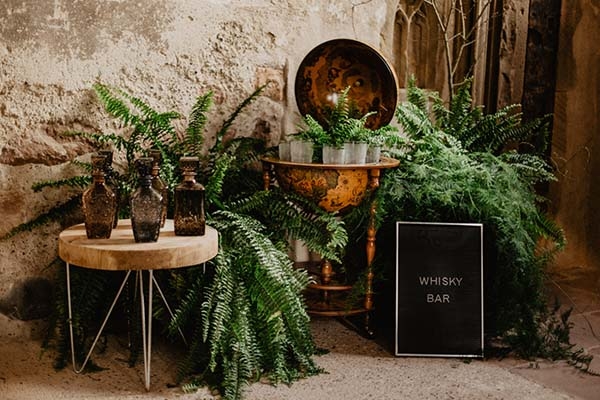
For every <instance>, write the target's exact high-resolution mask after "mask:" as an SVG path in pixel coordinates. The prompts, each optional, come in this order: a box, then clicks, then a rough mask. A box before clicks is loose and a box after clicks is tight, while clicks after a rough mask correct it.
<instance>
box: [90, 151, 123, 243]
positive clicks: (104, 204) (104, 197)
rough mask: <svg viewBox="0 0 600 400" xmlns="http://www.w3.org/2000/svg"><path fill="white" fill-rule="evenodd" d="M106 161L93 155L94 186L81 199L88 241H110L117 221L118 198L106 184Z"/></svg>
mask: <svg viewBox="0 0 600 400" xmlns="http://www.w3.org/2000/svg"><path fill="white" fill-rule="evenodd" d="M105 159H106V157H105V156H103V155H100V154H94V155H92V168H93V169H92V179H93V181H92V185H91V186H90V187H89V188H88V189H86V190H85V191H84V192H83V195H82V198H81V202H82V204H83V214H84V216H85V232H86V234H87V237H88V239H108V238H109V237H110V233H111V232H112V227H113V222H114V219H115V210H116V204H117V203H116V196H115V194H114V193H113V191H112V190H110V188H109V187H108V186H107V185H106V183H105V179H104V163H105Z"/></svg>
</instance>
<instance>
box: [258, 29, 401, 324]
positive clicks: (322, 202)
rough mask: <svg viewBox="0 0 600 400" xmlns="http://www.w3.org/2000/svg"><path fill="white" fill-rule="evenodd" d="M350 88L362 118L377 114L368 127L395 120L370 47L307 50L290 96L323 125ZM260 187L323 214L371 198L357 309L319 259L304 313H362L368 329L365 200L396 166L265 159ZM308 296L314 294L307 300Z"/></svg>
mask: <svg viewBox="0 0 600 400" xmlns="http://www.w3.org/2000/svg"><path fill="white" fill-rule="evenodd" d="M348 87H350V89H349V92H348V97H349V98H350V99H351V100H352V102H353V105H354V106H355V107H356V108H357V111H358V112H359V113H360V114H361V115H364V114H366V113H367V112H371V111H376V114H374V115H373V116H372V117H371V118H369V120H368V123H367V127H369V128H372V129H377V128H379V127H381V126H383V125H386V124H388V123H389V122H390V121H391V119H392V118H393V116H394V112H395V109H396V103H397V93H398V89H397V81H396V77H395V75H394V72H393V70H392V69H391V68H390V67H389V64H388V63H387V62H386V60H385V59H384V58H383V57H382V56H381V54H379V52H377V51H376V50H375V49H373V48H371V47H370V46H368V45H366V44H364V43H361V42H358V41H355V40H350V39H336V40H331V41H328V42H325V43H322V44H320V45H319V46H317V47H315V48H314V49H313V50H311V51H310V52H309V53H308V55H307V56H306V57H305V58H304V60H303V61H302V63H301V64H300V67H299V69H298V72H297V75H296V80H295V96H296V102H297V104H298V109H299V110H300V113H301V114H302V115H307V114H308V115H311V116H312V117H313V118H315V119H316V120H317V121H319V122H320V123H322V124H323V123H326V111H327V109H328V108H331V107H332V99H333V100H335V98H336V94H338V93H341V92H342V91H344V90H345V89H346V88H348ZM262 162H263V172H264V176H263V178H264V188H265V190H268V189H269V187H270V185H271V184H272V181H273V180H272V178H273V177H274V178H275V180H276V181H277V184H278V185H279V186H280V187H281V188H282V189H283V190H285V191H291V192H294V193H296V194H298V195H301V196H303V197H305V198H307V199H309V200H311V201H313V202H314V203H315V204H317V205H318V206H319V207H320V208H322V209H323V210H325V211H327V212H331V213H344V212H346V211H348V210H349V209H351V208H352V207H355V206H358V205H359V204H361V203H362V202H363V200H365V199H371V200H370V201H371V205H370V213H369V222H368V227H367V232H366V233H367V240H366V266H365V268H366V288H365V294H364V301H363V304H362V305H361V306H360V307H353V308H352V307H350V308H349V307H348V305H347V304H346V303H345V302H344V301H343V300H340V299H342V298H343V296H339V295H340V294H342V293H344V292H346V293H347V292H348V291H350V290H351V289H352V286H351V285H348V284H341V283H338V282H336V281H335V280H334V279H333V276H334V271H333V268H332V265H331V262H330V261H329V260H326V259H324V260H322V261H321V263H320V267H319V268H318V271H315V274H314V278H315V283H312V284H311V285H309V288H308V289H309V291H308V292H307V303H308V312H309V313H310V314H313V315H321V316H348V315H356V314H361V313H364V314H365V316H366V318H365V329H366V332H367V333H369V334H370V333H371V330H370V328H369V312H370V311H371V310H372V308H373V271H372V262H373V259H374V257H375V234H376V227H375V212H376V205H375V203H374V201H373V199H374V196H369V194H370V193H372V192H373V191H375V190H376V189H377V187H378V186H379V180H380V177H381V172H382V170H384V169H388V168H393V167H396V166H398V164H399V161H398V160H395V159H392V158H388V157H381V159H380V160H379V162H375V163H368V164H323V163H299V162H292V161H284V160H280V159H279V158H276V157H264V158H263V159H262ZM310 292H313V294H314V293H316V294H317V295H316V296H315V295H312V296H311V295H310Z"/></svg>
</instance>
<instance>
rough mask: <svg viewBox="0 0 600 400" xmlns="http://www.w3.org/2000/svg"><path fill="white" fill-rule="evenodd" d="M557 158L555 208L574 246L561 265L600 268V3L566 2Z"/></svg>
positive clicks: (553, 191)
mask: <svg viewBox="0 0 600 400" xmlns="http://www.w3.org/2000/svg"><path fill="white" fill-rule="evenodd" d="M560 26H561V27H560V37H559V53H558V66H557V68H558V69H557V83H556V96H555V104H554V129H553V139H552V159H553V161H554V162H555V163H556V166H557V168H558V171H559V181H558V182H556V183H555V184H553V185H551V188H550V189H551V191H550V197H551V200H552V203H551V210H552V212H553V213H554V214H555V215H556V219H557V221H558V223H559V224H560V225H562V226H563V228H564V229H565V232H566V235H567V240H568V245H567V248H566V251H565V252H563V253H562V254H560V255H559V257H558V259H557V267H558V268H560V269H568V268H572V267H583V268H596V269H597V268H600V246H599V244H600V211H599V210H600V209H599V208H598V199H599V198H600V186H599V185H598V182H599V180H598V177H599V176H600V135H599V133H600V73H599V69H598V65H600V46H598V44H597V43H596V41H595V40H596V39H595V38H597V37H599V35H600V1H599V0H574V1H565V0H563V2H562V12H561V24H560Z"/></svg>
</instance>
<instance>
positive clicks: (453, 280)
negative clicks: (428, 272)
mask: <svg viewBox="0 0 600 400" xmlns="http://www.w3.org/2000/svg"><path fill="white" fill-rule="evenodd" d="M462 280H463V278H460V277H457V276H420V277H419V283H420V284H421V286H460V285H461V283H462Z"/></svg>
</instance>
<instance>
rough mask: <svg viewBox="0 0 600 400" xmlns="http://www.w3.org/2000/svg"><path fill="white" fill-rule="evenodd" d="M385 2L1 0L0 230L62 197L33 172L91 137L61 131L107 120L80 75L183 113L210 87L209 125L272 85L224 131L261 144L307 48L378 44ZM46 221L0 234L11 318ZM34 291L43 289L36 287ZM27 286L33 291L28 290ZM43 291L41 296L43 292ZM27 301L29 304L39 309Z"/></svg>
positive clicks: (286, 105) (100, 127)
mask: <svg viewBox="0 0 600 400" xmlns="http://www.w3.org/2000/svg"><path fill="white" fill-rule="evenodd" d="M393 3H395V2H394V1H386V0H371V1H366V2H352V1H347V0H332V1H321V0H302V1H300V0H289V1H269V0H218V1H217V0H210V1H192V0H145V1H143V2H139V1H130V0H94V1H93V0H55V1H39V0H3V1H2V2H0V210H2V218H1V219H0V236H3V235H5V234H6V233H7V232H9V231H10V230H11V229H12V228H14V227H15V226H18V225H19V224H21V223H23V222H26V221H29V220H31V219H32V218H34V217H36V216H38V215H40V214H41V213H44V212H45V211H47V210H48V209H50V208H51V207H53V206H55V205H57V204H59V203H61V202H63V201H64V200H65V199H66V198H68V195H69V193H68V192H66V191H63V190H54V189H44V190H43V191H41V192H39V193H34V192H33V191H32V190H31V185H32V184H33V183H34V182H37V181H40V180H44V179H58V178H62V177H68V176H73V175H74V174H77V173H78V170H77V168H75V167H74V166H72V165H70V163H69V161H70V160H71V159H73V158H76V157H89V152H90V151H91V150H92V149H91V147H90V146H89V144H87V143H85V142H82V141H79V140H74V139H70V138H65V137H63V136H62V135H61V133H62V132H65V131H70V130H84V131H91V132H99V131H105V132H109V131H114V130H115V129H117V128H118V127H117V126H116V125H115V122H114V121H113V120H112V119H111V118H109V117H107V115H106V114H105V113H104V112H103V110H102V108H101V106H100V105H99V103H98V101H97V100H96V99H95V95H94V93H93V91H92V90H91V85H92V84H93V82H95V81H96V80H98V79H99V80H101V81H102V82H104V83H106V84H109V85H114V86H116V87H119V88H122V89H124V90H126V91H128V92H129V93H132V94H134V95H136V96H138V97H140V98H142V99H144V100H145V101H147V102H148V103H149V104H151V105H152V106H155V107H156V108H158V109H159V110H165V111H166V110H177V111H179V112H181V113H183V114H184V115H187V114H188V113H189V111H190V109H191V106H192V104H193V101H194V100H195V98H196V96H198V95H199V94H203V93H206V92H207V91H208V90H212V91H214V93H215V102H216V104H215V106H214V107H213V108H212V111H211V112H210V116H209V121H210V122H209V127H208V130H207V132H208V133H209V137H208V138H207V141H208V142H209V143H210V140H211V137H210V134H212V133H214V132H215V129H216V127H217V126H220V124H221V123H222V121H223V120H224V119H225V118H226V117H227V116H228V115H229V113H230V112H231V111H233V109H234V108H235V106H236V105H238V104H239V103H240V102H241V101H242V100H243V99H244V98H246V97H247V96H248V95H249V94H250V93H251V92H252V91H254V90H255V89H256V88H257V87H258V86H260V85H261V84H263V83H265V82H271V83H272V84H271V86H270V87H269V89H268V90H267V92H266V95H265V96H262V97H261V98H260V99H258V101H256V102H255V103H254V104H253V105H252V107H251V108H250V109H248V110H247V111H246V112H245V113H244V115H243V116H242V117H241V118H239V119H238V121H237V123H236V124H235V126H233V128H232V133H233V134H236V135H251V134H261V135H267V137H269V138H270V142H271V144H275V143H277V142H278V141H279V138H280V136H282V135H285V134H286V133H291V131H292V130H293V129H294V127H295V124H296V123H297V122H298V114H297V108H296V103H295V98H294V94H293V87H294V86H293V81H294V77H295V73H296V70H297V67H298V65H299V63H300V62H301V61H302V59H303V57H304V56H305V55H306V54H307V53H308V52H309V51H310V50H311V49H312V48H313V47H315V46H316V45H318V44H320V43H322V42H324V41H326V40H329V39H333V38H340V37H345V38H351V39H356V40H360V41H363V42H365V43H368V44H370V45H372V46H374V47H376V48H381V49H382V51H383V52H385V49H384V48H385V46H383V45H382V43H380V42H381V40H382V39H381V38H380V33H381V30H382V26H383V25H384V23H385V21H386V20H387V13H388V9H393V8H394V7H395V6H394V5H392V4H393ZM61 228H62V227H61V226H59V224H57V223H53V224H49V225H47V226H45V227H43V228H39V229H36V230H34V231H33V232H27V233H22V234H18V235H16V236H15V237H13V238H12V239H10V240H3V241H0V311H1V312H3V313H5V314H11V315H13V316H16V317H19V318H25V319H27V318H28V317H31V318H33V317H35V316H36V312H37V311H36V310H33V311H32V313H29V314H28V315H24V311H25V310H24V306H23V304H22V301H23V299H24V298H25V297H27V296H26V294H27V293H30V292H31V290H28V288H31V287H36V288H39V287H45V286H44V285H43V284H42V285H41V286H36V285H37V284H39V282H38V281H37V280H35V279H36V278H37V277H49V276H50V275H52V273H53V272H54V271H55V269H56V267H55V266H51V267H48V266H50V265H51V264H52V262H53V261H54V260H55V258H56V247H57V234H58V233H59V232H60V230H61ZM42 290H45V289H42ZM34 292H35V290H34ZM44 295H45V294H41V301H44V300H43V299H44ZM38 311H39V310H38Z"/></svg>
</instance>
